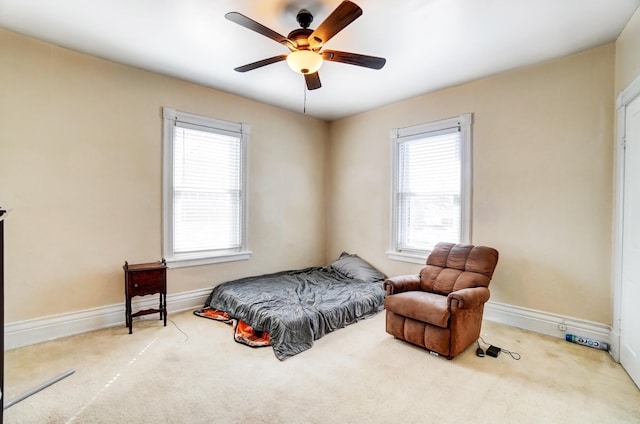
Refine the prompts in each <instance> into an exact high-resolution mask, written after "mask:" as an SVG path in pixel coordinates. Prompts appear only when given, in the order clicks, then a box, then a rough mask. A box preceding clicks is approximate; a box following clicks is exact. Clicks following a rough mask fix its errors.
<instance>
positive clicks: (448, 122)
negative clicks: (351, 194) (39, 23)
mask: <svg viewBox="0 0 640 424" xmlns="http://www.w3.org/2000/svg"><path fill="white" fill-rule="evenodd" d="M471 124H472V114H471V113H466V114H462V115H459V116H455V117H452V118H447V119H442V120H439V121H434V122H429V123H425V124H419V125H414V126H410V127H405V128H395V129H393V130H391V145H392V155H391V157H392V161H393V163H392V172H393V176H392V179H391V181H392V188H391V193H392V196H391V199H392V200H391V203H392V204H391V245H390V248H389V251H387V257H388V258H389V259H392V260H397V261H403V262H412V263H419V264H424V261H425V258H426V257H427V256H428V255H429V253H430V250H424V251H423V250H411V251H409V250H402V249H401V248H400V247H399V245H398V239H399V237H398V217H399V207H400V205H399V195H398V191H399V190H398V189H399V172H400V167H399V146H400V142H401V141H403V140H406V139H407V138H416V136H420V135H422V134H424V135H427V136H428V133H435V132H439V131H445V130H450V129H452V128H457V129H458V130H459V131H460V143H461V146H460V152H461V164H460V166H461V169H460V171H461V172H460V178H461V180H462V181H461V193H460V239H459V243H470V242H471V182H472V152H471Z"/></svg>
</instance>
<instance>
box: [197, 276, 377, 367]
mask: <svg viewBox="0 0 640 424" xmlns="http://www.w3.org/2000/svg"><path fill="white" fill-rule="evenodd" d="M383 301H384V290H383V289H382V281H376V282H365V281H363V280H358V279H351V278H348V277H346V276H344V275H343V274H341V273H339V272H337V271H335V270H333V269H331V268H306V269H302V270H293V271H282V272H277V273H274V274H267V275H261V276H255V277H247V278H242V279H239V280H234V281H229V282H226V283H223V284H220V285H219V286H217V287H215V288H214V289H213V291H212V292H211V294H210V295H209V298H208V299H207V302H206V305H208V306H211V307H212V308H214V309H218V310H221V311H224V312H227V313H228V314H229V315H230V316H231V317H232V318H234V319H238V320H242V321H245V322H246V323H247V324H249V325H251V326H252V327H253V328H255V329H256V330H258V331H268V332H269V335H270V341H271V345H272V346H273V350H274V353H275V355H276V357H277V358H278V359H280V360H284V359H286V358H288V357H290V356H293V355H295V354H297V353H300V352H303V351H305V350H307V349H309V348H311V346H312V345H313V341H314V340H317V339H319V338H320V337H322V336H324V335H325V334H327V333H330V332H331V331H333V330H336V329H338V328H342V327H344V326H346V325H348V324H351V323H353V322H356V321H358V320H359V319H363V318H366V317H369V316H372V315H375V314H376V313H378V312H379V311H381V310H382V309H383Z"/></svg>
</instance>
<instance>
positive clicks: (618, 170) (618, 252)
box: [610, 75, 640, 362]
mask: <svg viewBox="0 0 640 424" xmlns="http://www.w3.org/2000/svg"><path fill="white" fill-rule="evenodd" d="M638 96H640V75H639V76H638V77H636V79H634V80H633V82H631V84H629V85H628V86H627V87H626V88H625V89H624V90H622V91H621V92H620V94H618V98H617V99H616V148H615V188H614V191H615V204H614V211H613V213H614V215H613V264H612V265H613V328H612V329H611V347H610V352H611V356H613V359H614V360H615V361H616V362H620V321H621V320H622V310H621V307H622V229H623V219H622V216H623V206H624V205H623V200H624V199H623V193H624V142H625V141H624V139H625V126H626V123H625V117H626V110H627V105H628V104H629V103H631V101H632V100H634V99H635V98H636V97H638Z"/></svg>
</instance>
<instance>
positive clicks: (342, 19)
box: [309, 1, 362, 51]
mask: <svg viewBox="0 0 640 424" xmlns="http://www.w3.org/2000/svg"><path fill="white" fill-rule="evenodd" d="M360 15H362V9H360V6H358V5H357V4H355V3H353V2H350V1H343V2H342V3H340V5H339V6H338V7H336V9H335V10H334V11H333V12H331V14H330V15H329V16H328V17H327V19H325V20H324V21H323V22H322V23H321V24H320V26H318V28H316V30H315V31H313V32H312V33H311V35H310V36H309V46H310V47H311V49H312V50H316V51H318V50H319V49H320V48H321V47H322V45H323V44H324V43H326V42H327V41H329V40H330V39H331V38H332V37H333V36H334V35H336V34H337V33H339V32H340V31H342V29H343V28H344V27H346V26H347V25H349V24H350V23H351V22H353V21H355V20H356V19H357V18H358V17H359V16H360Z"/></svg>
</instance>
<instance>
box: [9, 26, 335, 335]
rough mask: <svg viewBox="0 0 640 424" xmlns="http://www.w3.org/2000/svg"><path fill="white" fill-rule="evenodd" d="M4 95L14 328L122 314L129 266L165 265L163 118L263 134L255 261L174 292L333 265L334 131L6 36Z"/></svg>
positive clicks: (253, 189)
mask: <svg viewBox="0 0 640 424" xmlns="http://www.w3.org/2000/svg"><path fill="white" fill-rule="evenodd" d="M0 87H2V88H1V90H0V127H2V129H3V132H2V136H0V206H3V207H10V208H12V209H13V211H12V213H11V214H10V215H9V216H8V217H7V220H6V225H5V250H6V252H5V259H6V261H5V267H6V269H5V274H6V283H5V286H6V287H5V295H6V297H5V299H6V302H5V319H6V322H8V323H11V322H15V321H21V320H25V319H30V318H35V317H44V316H48V315H54V314H60V313H64V312H73V311H80V310H84V309H88V308H92V307H98V306H104V305H112V304H116V303H122V302H123V300H124V289H123V271H122V265H123V263H124V261H125V260H127V261H129V262H130V263H136V262H146V261H154V260H158V259H159V258H160V257H161V255H162V251H161V145H162V120H161V108H162V107H163V106H170V107H172V108H175V109H178V110H182V111H186V112H191V113H197V114H202V115H208V116H212V117H215V118H220V119H225V120H230V121H235V122H246V123H249V124H250V125H251V130H252V132H251V137H250V141H249V240H248V241H249V248H250V249H251V250H252V251H253V256H252V258H251V259H250V260H249V261H243V262H233V263H227V264H220V265H210V266H200V267H193V268H182V269H174V270H170V272H169V292H170V293H179V292H185V291H191V290H196V289H202V288H208V287H212V286H213V285H215V284H218V283H220V282H222V281H225V280H227V279H231V278H237V277H240V276H245V275H248V274H253V273H261V272H268V271H275V270H281V269H288V268H298V267H306V266H311V265H324V264H325V259H326V258H325V212H324V207H325V206H324V205H325V199H324V192H325V187H324V184H325V176H324V162H325V159H324V158H325V146H326V140H327V137H328V124H327V123H325V122H323V121H320V120H316V119H312V118H309V117H307V116H304V115H301V114H295V113H292V112H288V111H284V110H281V109H278V108H274V107H270V106H266V105H263V104H260V103H257V102H253V101H250V100H247V99H243V98H241V97H237V96H233V95H229V94H225V93H223V92H220V91H215V90H211V89H206V88H204V87H201V86H198V85H194V84H190V83H187V82H184V81H180V80H176V79H172V78H168V77H164V76H160V75H158V74H154V73H150V72H145V71H142V70H139V69H135V68H131V67H127V66H123V65H118V64H115V63H112V62H108V61H105V60H101V59H97V58H94V57H91V56H87V55H83V54H79V53H75V52H72V51H69V50H65V49H62V48H59V47H56V46H53V45H50V44H46V43H43V42H39V41H35V40H33V39H30V38H26V37H23V36H20V35H17V34H14V33H11V32H7V31H3V30H0ZM283 187H287V189H286V190H283Z"/></svg>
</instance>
